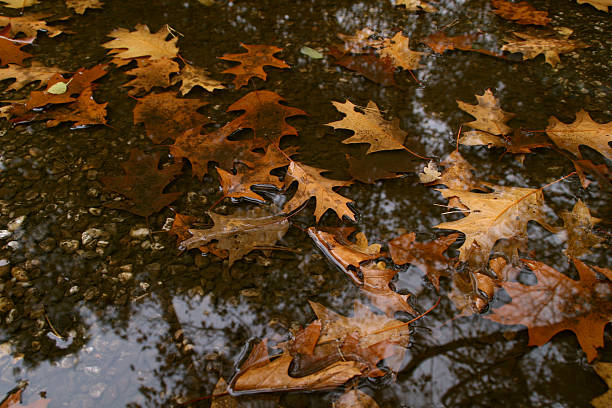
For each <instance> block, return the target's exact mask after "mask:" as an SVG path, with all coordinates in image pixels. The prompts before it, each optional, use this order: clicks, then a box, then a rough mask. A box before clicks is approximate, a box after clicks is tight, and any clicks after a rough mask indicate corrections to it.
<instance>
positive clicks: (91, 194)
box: [87, 187, 100, 198]
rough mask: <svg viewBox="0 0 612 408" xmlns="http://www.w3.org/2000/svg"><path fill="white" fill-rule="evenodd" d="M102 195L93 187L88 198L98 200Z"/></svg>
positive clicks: (88, 191) (88, 192) (88, 193)
mask: <svg viewBox="0 0 612 408" xmlns="http://www.w3.org/2000/svg"><path fill="white" fill-rule="evenodd" d="M99 195H100V190H98V189H97V188H95V187H91V188H90V189H89V190H87V196H88V197H91V198H96V197H98V196H99Z"/></svg>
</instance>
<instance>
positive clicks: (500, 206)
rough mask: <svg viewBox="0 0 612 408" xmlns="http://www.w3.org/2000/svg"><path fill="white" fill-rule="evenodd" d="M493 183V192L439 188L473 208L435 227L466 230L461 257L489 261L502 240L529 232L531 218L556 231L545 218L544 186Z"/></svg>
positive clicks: (480, 261)
mask: <svg viewBox="0 0 612 408" xmlns="http://www.w3.org/2000/svg"><path fill="white" fill-rule="evenodd" d="M490 187H491V188H492V189H493V190H494V191H493V192H492V193H475V192H471V191H463V190H453V189H445V190H438V191H439V192H440V193H442V195H443V196H444V197H445V198H448V197H458V198H459V200H460V201H461V203H462V204H463V205H465V206H466V207H467V208H468V209H469V211H470V212H469V214H468V215H467V216H466V217H464V218H461V219H459V220H457V221H451V222H443V223H441V224H438V225H436V227H435V228H441V229H450V230H456V231H461V232H463V233H464V234H465V242H464V243H463V245H462V246H461V247H460V248H459V252H460V255H459V260H460V261H467V260H468V259H475V260H476V262H478V263H482V262H484V261H486V260H487V259H488V258H489V253H490V252H491V249H493V246H494V245H495V243H496V242H497V241H498V240H500V239H513V238H520V237H524V236H526V234H527V223H528V222H529V221H537V222H538V223H539V224H541V225H542V226H543V227H545V228H547V229H549V230H551V231H553V229H552V228H551V227H550V226H549V225H548V223H547V222H546V221H545V215H544V212H543V207H544V195H543V194H542V190H541V189H534V188H522V187H507V186H497V185H491V186H490Z"/></svg>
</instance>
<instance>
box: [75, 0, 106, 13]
mask: <svg viewBox="0 0 612 408" xmlns="http://www.w3.org/2000/svg"><path fill="white" fill-rule="evenodd" d="M103 5H104V3H102V2H101V1H100V0H66V6H67V7H68V8H71V9H74V12H75V13H77V14H85V10H87V9H88V8H91V9H94V8H96V9H99V8H102V6H103Z"/></svg>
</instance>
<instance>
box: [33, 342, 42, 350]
mask: <svg viewBox="0 0 612 408" xmlns="http://www.w3.org/2000/svg"><path fill="white" fill-rule="evenodd" d="M38 350H40V342H39V341H33V342H32V351H33V352H37V351H38Z"/></svg>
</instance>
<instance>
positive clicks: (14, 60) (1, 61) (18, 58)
mask: <svg viewBox="0 0 612 408" xmlns="http://www.w3.org/2000/svg"><path fill="white" fill-rule="evenodd" d="M10 30H11V26H10V25H8V26H6V27H5V28H3V29H2V30H0V66H4V65H6V64H18V65H23V60H24V59H26V58H30V57H31V56H32V54H29V53H27V52H25V51H21V48H23V47H25V46H26V45H28V44H31V43H32V41H34V39H33V38H29V39H27V38H26V39H18V40H14V39H11V38H10V37H8V35H9V34H8V33H9V32H10Z"/></svg>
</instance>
